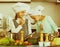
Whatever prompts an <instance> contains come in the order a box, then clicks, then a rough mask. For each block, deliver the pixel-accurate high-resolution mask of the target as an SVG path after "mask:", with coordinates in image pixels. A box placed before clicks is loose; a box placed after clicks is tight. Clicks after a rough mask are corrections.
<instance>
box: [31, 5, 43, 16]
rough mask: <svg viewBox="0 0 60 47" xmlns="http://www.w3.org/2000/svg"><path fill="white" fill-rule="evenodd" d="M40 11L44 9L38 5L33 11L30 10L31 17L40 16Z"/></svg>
mask: <svg viewBox="0 0 60 47" xmlns="http://www.w3.org/2000/svg"><path fill="white" fill-rule="evenodd" d="M42 10H44V7H43V6H41V5H39V6H37V7H36V8H35V9H33V10H32V9H31V11H30V14H31V15H33V16H36V15H42Z"/></svg>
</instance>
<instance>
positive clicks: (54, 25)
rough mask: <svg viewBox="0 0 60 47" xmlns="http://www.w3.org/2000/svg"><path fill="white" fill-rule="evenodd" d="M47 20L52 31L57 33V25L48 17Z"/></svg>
mask: <svg viewBox="0 0 60 47" xmlns="http://www.w3.org/2000/svg"><path fill="white" fill-rule="evenodd" d="M47 20H48V21H49V23H50V25H51V27H52V28H53V30H54V31H55V32H57V31H58V27H57V25H56V24H55V22H54V21H53V19H52V18H51V17H50V16H48V19H47Z"/></svg>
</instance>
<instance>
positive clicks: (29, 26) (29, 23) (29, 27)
mask: <svg viewBox="0 0 60 47" xmlns="http://www.w3.org/2000/svg"><path fill="white" fill-rule="evenodd" d="M28 30H29V34H31V33H32V31H31V22H30V20H28Z"/></svg>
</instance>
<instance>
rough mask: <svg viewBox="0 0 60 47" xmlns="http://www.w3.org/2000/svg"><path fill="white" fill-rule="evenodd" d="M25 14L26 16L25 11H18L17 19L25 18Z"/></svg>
mask: <svg viewBox="0 0 60 47" xmlns="http://www.w3.org/2000/svg"><path fill="white" fill-rule="evenodd" d="M25 14H26V11H20V12H18V17H19V18H22V17H24V16H25Z"/></svg>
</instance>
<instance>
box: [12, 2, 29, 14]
mask: <svg viewBox="0 0 60 47" xmlns="http://www.w3.org/2000/svg"><path fill="white" fill-rule="evenodd" d="M12 8H13V10H14V11H15V13H17V12H19V11H22V10H25V11H26V13H28V12H29V10H30V6H29V5H27V4H25V3H20V2H19V3H16V4H14V5H13V6H12Z"/></svg>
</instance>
